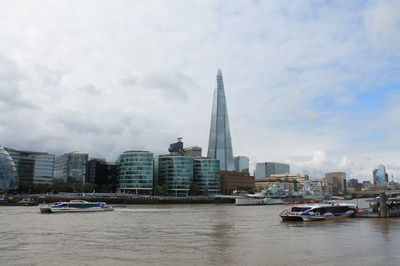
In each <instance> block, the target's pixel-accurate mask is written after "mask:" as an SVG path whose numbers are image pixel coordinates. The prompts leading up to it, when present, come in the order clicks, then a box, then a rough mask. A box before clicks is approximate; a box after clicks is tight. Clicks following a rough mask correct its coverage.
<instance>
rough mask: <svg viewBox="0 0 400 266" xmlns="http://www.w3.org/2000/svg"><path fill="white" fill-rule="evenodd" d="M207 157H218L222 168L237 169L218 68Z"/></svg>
mask: <svg viewBox="0 0 400 266" xmlns="http://www.w3.org/2000/svg"><path fill="white" fill-rule="evenodd" d="M207 157H209V158H213V159H218V160H219V161H220V169H221V170H228V171H232V170H234V169H235V167H234V163H233V155H232V141H231V133H230V129H229V121H228V110H227V107H226V100H225V91H224V82H223V78H222V72H221V70H218V73H217V87H216V88H215V91H214V99H213V108H212V115H211V126H210V137H209V142H208V153H207Z"/></svg>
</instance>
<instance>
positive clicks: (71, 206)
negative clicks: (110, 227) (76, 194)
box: [40, 200, 114, 213]
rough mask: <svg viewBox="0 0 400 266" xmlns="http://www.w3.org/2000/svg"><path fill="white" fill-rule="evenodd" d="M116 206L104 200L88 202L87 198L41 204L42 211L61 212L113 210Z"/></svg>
mask: <svg viewBox="0 0 400 266" xmlns="http://www.w3.org/2000/svg"><path fill="white" fill-rule="evenodd" d="M113 210H114V208H113V207H111V206H108V205H107V204H106V203H104V202H88V201H86V200H71V201H69V202H58V203H54V204H52V205H48V204H44V205H41V206H40V212H41V213H59V212H102V211H113Z"/></svg>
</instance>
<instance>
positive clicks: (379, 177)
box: [372, 164, 389, 184]
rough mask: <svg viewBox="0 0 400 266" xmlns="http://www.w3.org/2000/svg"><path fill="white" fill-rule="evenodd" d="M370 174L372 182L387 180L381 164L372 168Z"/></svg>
mask: <svg viewBox="0 0 400 266" xmlns="http://www.w3.org/2000/svg"><path fill="white" fill-rule="evenodd" d="M372 175H373V181H374V184H382V183H385V182H389V175H388V174H387V173H386V168H385V166H384V165H383V164H380V165H378V168H377V169H374V171H373V173H372Z"/></svg>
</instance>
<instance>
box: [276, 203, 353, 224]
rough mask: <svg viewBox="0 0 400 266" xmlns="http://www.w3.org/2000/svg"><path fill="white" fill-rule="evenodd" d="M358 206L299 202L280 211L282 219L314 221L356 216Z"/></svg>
mask: <svg viewBox="0 0 400 266" xmlns="http://www.w3.org/2000/svg"><path fill="white" fill-rule="evenodd" d="M355 212H356V206H355V205H354V204H346V203H320V204H299V205H294V206H292V207H291V208H289V209H285V210H283V211H281V212H280V213H279V216H280V217H281V218H282V221H313V220H326V219H333V218H344V217H350V216H354V214H355Z"/></svg>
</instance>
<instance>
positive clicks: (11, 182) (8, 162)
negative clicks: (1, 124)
mask: <svg viewBox="0 0 400 266" xmlns="http://www.w3.org/2000/svg"><path fill="white" fill-rule="evenodd" d="M16 188H18V179H17V168H16V167H15V163H14V161H13V159H12V158H11V156H10V154H8V152H7V151H6V150H5V149H4V148H3V147H0V191H3V190H9V189H16Z"/></svg>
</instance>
